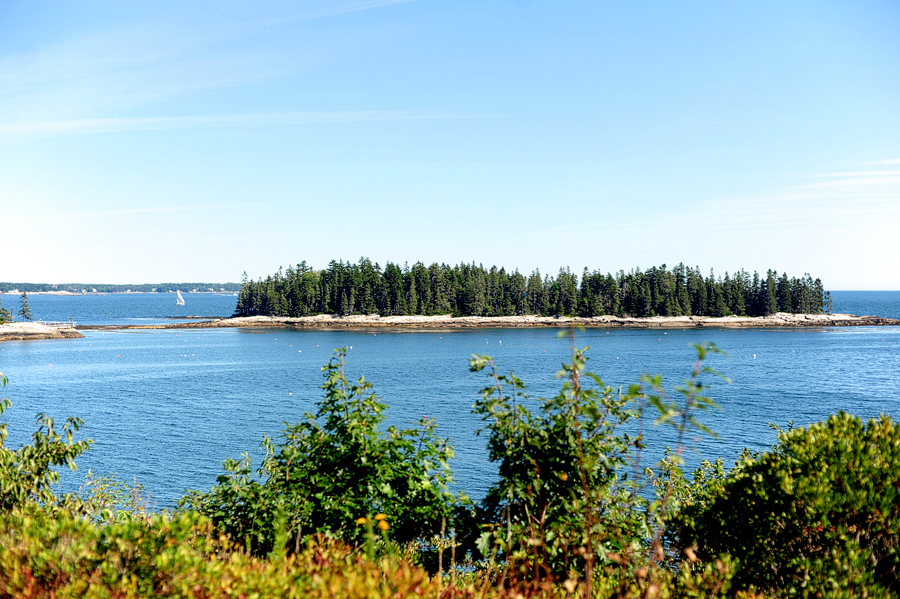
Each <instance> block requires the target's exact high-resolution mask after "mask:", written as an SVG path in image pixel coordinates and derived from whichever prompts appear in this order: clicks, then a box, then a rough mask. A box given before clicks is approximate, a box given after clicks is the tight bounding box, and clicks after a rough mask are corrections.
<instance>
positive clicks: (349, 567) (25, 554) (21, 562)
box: [0, 510, 437, 598]
mask: <svg viewBox="0 0 900 599" xmlns="http://www.w3.org/2000/svg"><path fill="white" fill-rule="evenodd" d="M419 595H425V596H431V597H436V596H437V592H436V583H435V582H434V581H432V580H431V579H430V578H429V576H428V574H427V573H426V572H425V571H423V570H421V569H419V568H416V567H415V566H412V565H410V564H409V563H407V562H404V561H402V560H399V559H392V558H383V559H380V560H377V561H367V560H366V559H365V558H364V557H363V556H361V555H360V554H358V553H353V552H352V551H351V550H350V549H349V547H347V546H345V545H341V544H339V543H337V542H334V541H323V542H321V543H317V544H313V545H310V546H309V547H308V548H306V550H305V551H303V552H301V553H300V554H297V555H292V556H290V557H283V556H273V557H272V558H271V559H263V558H257V557H253V556H250V555H249V554H247V553H246V552H243V551H236V550H232V549H231V548H230V546H229V543H228V541H227V539H226V538H225V537H224V536H219V533H218V532H217V531H216V530H215V528H214V527H213V526H212V524H211V523H210V522H209V520H207V519H205V518H202V517H200V516H198V515H197V514H183V515H181V516H178V517H175V518H172V519H171V520H167V519H165V518H161V517H155V518H152V519H151V520H150V521H149V522H143V521H139V520H132V521H128V522H120V523H114V524H108V525H101V526H96V525H93V524H91V523H90V522H88V521H86V520H84V519H80V518H73V517H71V516H70V515H68V514H66V513H65V512H58V513H57V514H55V515H52V516H51V515H49V514H47V513H46V512H44V511H41V510H30V511H17V512H16V513H14V514H10V515H7V516H5V517H2V518H0V597H60V598H61V597H97V598H100V597H121V598H126V597H191V598H197V597H205V598H212V597H308V598H317V597H348V598H354V597H360V598H362V597H385V598H387V597H412V596H419Z"/></svg>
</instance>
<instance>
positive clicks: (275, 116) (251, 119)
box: [0, 110, 475, 135]
mask: <svg viewBox="0 0 900 599" xmlns="http://www.w3.org/2000/svg"><path fill="white" fill-rule="evenodd" d="M464 118H475V117H469V116H466V115H458V114H449V113H418V112H411V111H404V110H359V111H333V112H273V113H261V114H259V113H258V114H226V115H200V116H171V117H134V118H97V119H69V120H62V121H43V122H28V123H0V134H5V135H65V134H72V133H106V132H123V131H148V130H158V129H202V128H215V127H263V126H272V125H312V124H324V123H357V122H367V121H417V120H434V119H464Z"/></svg>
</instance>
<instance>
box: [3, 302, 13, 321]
mask: <svg viewBox="0 0 900 599" xmlns="http://www.w3.org/2000/svg"><path fill="white" fill-rule="evenodd" d="M12 319H13V316H12V313H11V312H10V311H9V310H7V309H6V308H4V307H3V306H2V305H0V324H3V323H4V322H10V321H11V320H12Z"/></svg>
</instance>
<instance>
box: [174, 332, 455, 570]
mask: <svg viewBox="0 0 900 599" xmlns="http://www.w3.org/2000/svg"><path fill="white" fill-rule="evenodd" d="M344 355H345V352H344V351H343V350H340V351H337V352H336V353H335V355H334V357H333V358H332V360H331V361H330V362H329V363H328V364H327V365H326V366H325V367H324V368H323V369H322V370H323V371H324V373H325V384H324V385H323V386H322V388H323V389H324V390H325V397H324V398H323V399H322V400H321V401H320V402H319V403H318V411H317V413H315V414H307V415H306V417H307V419H306V421H305V422H300V423H297V424H293V425H289V426H288V427H287V428H286V429H285V430H284V433H283V440H282V441H281V442H280V443H278V444H275V443H273V442H272V441H271V440H269V439H266V440H265V442H264V444H263V445H264V447H265V449H266V457H265V459H264V461H263V464H262V467H261V468H260V469H259V470H258V471H257V472H256V476H255V477H254V476H253V472H252V471H251V469H250V464H249V460H248V459H247V458H245V459H244V460H243V461H241V462H238V461H234V460H232V461H229V462H226V464H225V468H226V470H227V473H226V474H223V475H221V476H219V477H218V484H217V485H216V486H215V487H213V488H212V490H211V491H209V492H208V493H200V492H193V493H191V494H190V495H188V497H186V498H185V499H184V500H183V502H182V505H183V506H184V507H187V508H190V509H194V510H197V511H199V512H201V513H203V514H205V515H207V516H208V517H210V518H211V519H212V520H213V522H215V523H216V524H217V525H218V526H219V527H220V528H221V529H222V530H223V531H224V532H225V533H227V534H229V535H230V536H231V538H232V539H234V540H235V541H238V542H240V543H242V544H243V545H244V546H245V547H247V548H248V549H249V550H251V551H252V552H253V553H255V554H256V555H265V554H267V553H269V552H270V551H273V550H275V551H281V550H283V549H285V548H287V549H289V550H292V551H299V550H300V548H301V547H302V546H303V545H304V544H305V538H306V537H308V536H310V535H314V534H320V533H327V534H329V535H330V536H332V537H335V538H339V539H343V540H345V541H348V542H351V543H359V542H361V541H362V539H363V538H364V536H365V534H366V531H367V528H366V527H365V526H363V525H362V524H361V522H360V520H361V519H363V518H367V517H371V516H375V515H377V514H384V515H385V516H386V517H384V518H383V519H380V520H379V525H380V526H382V527H385V528H386V529H389V530H390V536H391V538H392V539H394V540H397V541H400V542H408V541H412V540H414V539H417V538H420V537H428V536H430V535H432V534H433V533H435V532H437V531H439V530H441V523H442V522H444V521H446V520H447V519H449V518H451V517H452V515H453V510H454V508H455V506H456V505H457V502H458V500H459V499H458V498H456V497H454V496H453V495H452V494H451V493H450V492H449V491H448V490H447V486H448V484H449V483H450V481H451V472H450V468H449V465H448V460H449V459H450V458H451V457H452V456H453V450H452V447H451V446H450V445H449V444H448V443H447V442H446V441H445V440H443V439H440V438H438V437H437V436H436V434H435V428H436V424H435V422H434V421H433V420H427V419H424V418H423V419H422V421H421V422H420V423H419V427H417V428H414V429H407V430H398V429H397V428H395V427H393V426H391V427H388V428H387V429H386V430H385V431H384V432H382V431H381V430H379V425H380V424H381V423H382V422H383V420H384V411H385V410H386V409H387V405H386V404H384V403H383V402H382V401H381V400H380V399H379V398H378V397H377V396H376V395H375V394H374V393H373V392H372V391H371V384H370V383H368V382H366V381H365V380H363V379H360V380H359V382H358V383H357V384H352V383H350V382H349V381H348V380H347V378H346V376H345V375H344Z"/></svg>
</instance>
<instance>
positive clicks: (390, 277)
mask: <svg viewBox="0 0 900 599" xmlns="http://www.w3.org/2000/svg"><path fill="white" fill-rule="evenodd" d="M830 305H831V300H830V295H829V294H828V293H827V292H825V290H824V288H823V287H822V281H821V280H819V279H815V280H814V279H813V278H812V277H811V276H810V275H809V274H806V275H804V276H803V277H802V278H797V277H790V278H789V277H788V275H787V274H786V273H782V274H781V275H780V276H779V274H778V273H777V272H776V271H774V270H768V271H767V272H766V273H765V274H764V275H760V274H759V273H757V272H754V273H753V274H752V275H751V274H750V273H749V272H747V271H745V270H743V269H742V270H739V271H737V272H735V273H734V274H732V275H729V274H728V273H727V272H726V273H725V276H724V277H722V276H721V275H720V276H716V275H715V274H714V273H713V272H712V271H710V272H709V275H708V276H706V277H704V276H703V273H702V272H701V271H700V269H699V268H697V267H695V268H691V267H688V266H685V265H684V264H679V265H678V266H675V267H674V268H671V269H668V268H666V265H665V264H663V265H662V266H659V267H652V268H649V269H647V270H644V271H642V270H641V269H639V268H638V269H634V270H632V271H631V272H628V273H626V272H625V271H619V272H618V273H616V274H615V275H613V274H610V273H606V274H604V273H602V272H600V271H599V270H595V271H593V272H591V271H589V270H588V269H587V268H585V269H584V272H583V273H582V275H581V277H580V278H579V277H578V276H577V275H576V274H574V273H573V272H572V271H570V270H569V269H568V268H561V269H560V270H559V273H558V274H557V275H556V276H555V277H551V276H549V275H546V274H544V275H542V274H541V273H540V271H538V270H534V271H533V272H532V273H531V275H529V276H527V277H526V276H525V275H523V274H521V273H520V272H519V271H518V270H515V271H512V272H507V271H506V270H505V269H504V268H497V267H496V266H492V267H491V268H489V269H488V268H485V267H484V266H482V265H476V264H474V263H473V264H462V263H461V264H458V265H456V266H448V265H447V264H432V265H431V266H425V265H424V264H423V263H421V262H416V263H415V264H413V265H412V266H411V267H410V266H409V265H408V264H407V265H404V266H403V267H402V268H401V267H400V265H399V264H394V263H392V262H387V263H386V264H385V266H384V268H383V269H382V268H381V267H380V266H379V265H378V264H377V263H373V262H372V261H371V260H369V259H368V258H361V259H360V260H359V262H358V263H356V264H354V263H352V262H343V261H331V263H329V264H328V267H327V268H326V269H324V270H313V269H312V268H311V267H310V266H309V265H308V264H307V263H306V261H303V262H301V263H300V264H298V265H297V266H296V267H292V266H288V268H287V270H283V269H281V268H279V269H278V272H276V273H275V274H274V275H271V276H268V277H266V278H265V279H259V280H255V281H254V280H248V279H247V277H246V274H245V275H244V281H243V286H242V287H241V290H240V293H239V294H238V302H237V307H236V308H235V315H236V316H253V315H260V314H261V315H270V316H308V315H313V314H344V315H352V314H376V313H377V314H380V315H382V316H390V315H412V314H422V315H432V314H453V315H456V316H513V315H521V314H535V315H540V316H553V315H566V316H584V317H590V316H603V315H614V316H633V317H645V316H728V315H732V314H734V315H738V316H764V315H768V314H774V313H775V312H791V313H802V314H820V313H823V312H830Z"/></svg>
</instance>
